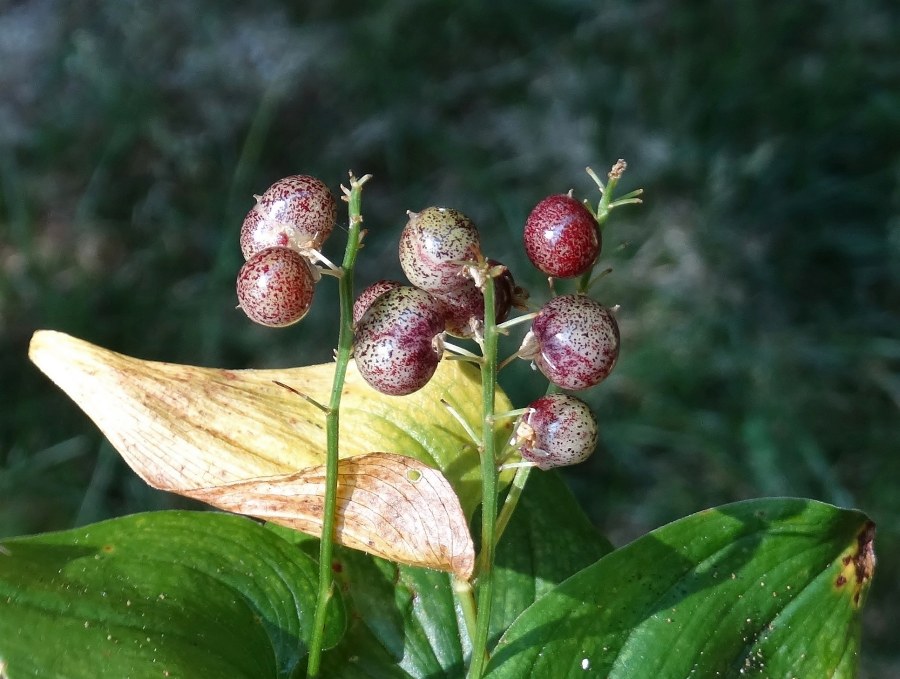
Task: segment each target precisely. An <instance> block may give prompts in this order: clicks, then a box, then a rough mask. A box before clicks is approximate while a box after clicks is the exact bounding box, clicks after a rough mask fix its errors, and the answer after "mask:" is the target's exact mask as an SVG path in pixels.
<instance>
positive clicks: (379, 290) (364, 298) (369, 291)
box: [353, 279, 403, 325]
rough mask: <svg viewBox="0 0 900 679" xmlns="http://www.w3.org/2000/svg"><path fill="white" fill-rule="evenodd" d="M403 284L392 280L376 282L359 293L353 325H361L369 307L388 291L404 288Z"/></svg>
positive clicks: (355, 304)
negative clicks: (360, 322)
mask: <svg viewBox="0 0 900 679" xmlns="http://www.w3.org/2000/svg"><path fill="white" fill-rule="evenodd" d="M402 286H403V283H401V282H399V281H391V280H386V279H385V280H380V281H375V282H374V283H372V285H370V286H369V287H367V288H366V289H365V290H363V291H362V292H361V293H359V296H358V297H357V298H356V301H355V302H353V325H356V324H357V323H359V319H360V318H362V317H363V314H364V313H366V311H368V309H369V307H370V306H372V303H373V302H374V301H375V300H376V299H378V298H379V297H381V296H382V295H383V294H384V293H386V292H387V291H388V290H393V289H394V288H399V287H402Z"/></svg>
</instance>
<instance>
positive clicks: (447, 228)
mask: <svg viewBox="0 0 900 679" xmlns="http://www.w3.org/2000/svg"><path fill="white" fill-rule="evenodd" d="M408 214H409V221H408V222H407V223H406V226H405V227H404V228H403V232H402V233H401V234H400V266H402V267H403V272H404V273H405V274H406V277H407V278H409V281H410V282H411V283H412V284H413V285H415V286H416V287H417V288H422V289H423V290H427V291H428V292H437V293H441V294H444V293H448V292H451V291H453V290H456V289H458V288H461V287H464V286H465V285H466V281H467V280H468V277H467V276H466V275H465V269H464V266H463V264H462V262H469V261H475V260H476V259H477V258H478V257H479V255H480V254H481V244H480V241H479V238H478V230H477V229H476V228H475V225H474V224H473V223H472V221H471V220H470V219H469V218H468V217H466V216H465V215H464V214H462V213H461V212H458V211H457V210H452V209H450V208H443V207H429V208H426V209H424V210H422V211H421V212H418V213H417V212H410V213H408Z"/></svg>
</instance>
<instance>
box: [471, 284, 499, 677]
mask: <svg viewBox="0 0 900 679" xmlns="http://www.w3.org/2000/svg"><path fill="white" fill-rule="evenodd" d="M483 292H484V345H483V347H484V357H483V358H484V363H483V364H482V366H481V399H482V441H481V443H482V450H481V498H482V499H481V552H480V554H479V556H478V558H479V562H480V563H481V570H479V571H478V573H477V578H478V579H477V588H478V620H477V623H476V626H475V637H474V638H473V639H472V663H471V665H469V674H468V676H469V679H480V677H481V676H482V674H484V665H485V661H486V660H487V642H488V633H489V631H490V623H491V604H492V602H493V597H494V587H493V584H494V583H493V580H494V578H493V566H494V546H495V545H496V540H495V537H494V527H495V523H496V520H497V457H496V451H495V449H494V448H495V440H494V393H495V391H496V388H497V340H498V333H497V321H496V315H495V312H494V279H493V278H491V277H490V276H486V280H485V283H484V290H483Z"/></svg>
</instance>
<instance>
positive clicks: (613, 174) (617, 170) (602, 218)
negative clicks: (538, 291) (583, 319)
mask: <svg viewBox="0 0 900 679" xmlns="http://www.w3.org/2000/svg"><path fill="white" fill-rule="evenodd" d="M625 167H626V164H625V161H623V160H620V161H619V162H617V163H616V164H615V165H613V167H612V170H610V172H609V180H608V181H607V183H606V186H605V187H604V186H603V182H602V181H601V180H600V178H599V177H598V176H597V175H596V174H595V173H594V171H593V170H592V169H591V168H587V173H588V175H590V177H591V179H593V180H594V182H595V183H596V184H597V188H598V189H600V193H601V196H600V203H599V204H598V205H597V210H596V211H595V212H594V218H595V219H596V220H597V230H598V231H599V232H600V233H601V235H602V233H603V227H604V225H605V224H606V220H607V219H609V214H610V213H611V212H612V211H613V209H614V208H617V207H619V206H620V205H630V204H635V203H640V202H641V200H640V198H638V197H637V196H640V195H641V194H642V193H643V189H636V190H634V191H631V192H630V193H627V194H625V195H624V196H623V197H622V198H620V199H619V200H613V194H615V191H616V185H617V184H618V183H619V179H621V177H622V174H623V173H624V172H625ZM596 266H597V262H594V263H593V265H591V268H590V269H588V270H587V271H585V272H584V273H583V274H582V275H581V277H580V278H579V279H578V285H577V290H578V292H579V293H581V294H584V293H586V292H587V291H588V288H590V287H591V283H592V281H591V277H592V276H593V275H594V268H595V267H596Z"/></svg>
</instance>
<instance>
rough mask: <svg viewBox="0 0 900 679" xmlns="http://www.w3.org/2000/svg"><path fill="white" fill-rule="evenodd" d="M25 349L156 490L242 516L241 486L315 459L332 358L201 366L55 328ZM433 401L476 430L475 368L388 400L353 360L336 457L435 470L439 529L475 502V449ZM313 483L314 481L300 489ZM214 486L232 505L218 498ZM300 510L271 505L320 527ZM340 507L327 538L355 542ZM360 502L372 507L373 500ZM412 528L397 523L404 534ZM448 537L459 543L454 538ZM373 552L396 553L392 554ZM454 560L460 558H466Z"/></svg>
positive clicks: (503, 429) (271, 479) (285, 481)
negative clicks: (406, 462) (392, 457)
mask: <svg viewBox="0 0 900 679" xmlns="http://www.w3.org/2000/svg"><path fill="white" fill-rule="evenodd" d="M29 355H30V357H31V359H32V361H34V363H35V364H36V365H37V366H38V367H39V368H40V369H41V370H43V371H44V372H45V373H46V374H47V375H48V376H49V377H50V378H51V379H52V380H53V381H54V382H56V383H57V384H58V385H59V386H60V387H61V388H62V389H63V390H64V391H65V392H66V393H67V394H68V395H69V396H70V397H72V399H73V400H75V401H76V402H77V403H78V405H79V406H81V408H82V409H84V411H85V412H86V413H87V414H88V415H89V416H90V417H91V418H92V419H93V420H94V421H95V422H96V424H97V426H98V427H99V428H100V429H101V430H102V431H103V432H104V434H106V436H107V437H108V438H109V440H110V442H111V443H112V444H113V445H114V446H115V447H116V449H117V450H118V451H119V452H120V453H121V454H122V457H123V458H124V459H125V461H126V462H127V463H128V464H129V465H130V466H131V467H132V469H134V470H135V472H137V473H138V474H139V475H140V476H141V477H142V478H143V479H144V480H145V481H147V483H149V484H150V485H152V486H154V487H156V488H162V489H164V490H169V491H172V492H175V493H180V494H182V495H188V496H191V497H199V496H202V497H203V498H204V499H206V500H207V501H209V502H214V504H215V505H216V506H218V507H221V508H223V509H228V510H229V511H235V512H239V513H251V512H250V511H248V510H246V509H245V506H246V505H248V504H250V505H254V504H255V506H257V507H258V506H259V505H260V504H261V502H256V503H254V502H253V498H252V497H249V496H248V495H247V493H249V492H251V491H252V490H253V489H252V488H251V487H250V486H252V484H249V485H248V482H257V483H258V484H262V485H264V486H265V488H266V489H268V490H273V492H274V493H275V494H277V493H279V492H281V491H282V490H286V489H287V488H290V489H291V490H292V491H293V490H296V488H297V483H298V482H300V481H303V480H304V479H305V476H303V475H299V476H297V473H298V472H301V471H303V470H314V469H315V468H317V467H320V466H322V465H323V464H324V461H325V414H324V412H323V411H322V410H321V409H320V408H319V407H317V406H316V405H314V403H313V402H318V403H326V402H328V400H329V397H330V393H331V384H332V379H333V374H334V364H325V365H315V366H306V367H302V368H290V369H285V370H220V369H213V368H200V367H195V366H185V365H175V364H171V363H158V362H153V361H143V360H140V359H136V358H132V357H129V356H123V355H122V354H118V353H115V352H113V351H109V350H107V349H103V348H101V347H97V346H94V345H92V344H89V343H87V342H84V341H82V340H79V339H76V338H74V337H70V336H68V335H65V334H63V333H58V332H52V331H39V332H37V333H35V335H34V337H33V338H32V342H31V347H30V352H29ZM279 383H281V384H284V385H287V386H289V387H291V388H292V389H294V390H296V391H298V392H300V393H302V394H303V395H304V396H306V397H307V398H306V399H305V398H303V397H301V396H298V395H297V394H296V393H292V392H291V391H289V390H288V389H285V388H284V387H283V386H280V385H279ZM442 401H444V402H445V403H447V404H449V405H450V406H451V407H453V408H454V409H455V410H456V411H457V413H458V414H459V415H460V416H461V417H462V418H463V419H464V420H465V421H467V422H468V423H469V425H470V426H471V427H472V428H474V429H475V430H479V429H480V428H481V425H480V421H481V384H480V380H479V376H478V371H477V370H476V369H474V368H472V366H468V365H464V364H463V363H461V362H459V361H442V362H441V364H440V366H439V367H438V370H437V372H436V373H435V375H434V377H433V378H432V380H431V381H430V382H429V383H428V385H426V386H425V388H423V389H421V390H420V391H418V392H416V393H414V394H411V395H409V396H402V397H396V396H386V395H384V394H380V393H378V392H376V391H374V390H373V389H372V388H370V387H369V386H368V385H367V384H366V383H365V381H364V380H363V379H362V378H361V377H360V375H359V372H358V371H357V370H356V369H355V366H354V365H353V364H351V365H350V367H349V370H348V373H347V380H346V383H345V387H344V394H343V400H342V404H341V419H340V455H341V457H342V458H344V459H346V458H350V457H355V456H362V455H367V454H370V453H387V454H398V455H402V456H406V457H411V458H415V459H417V460H419V461H420V462H422V463H424V464H425V465H427V466H429V467H431V468H434V469H436V470H438V471H439V472H441V473H442V474H443V475H444V476H445V477H446V479H447V481H448V482H449V484H450V486H451V487H452V489H453V491H454V492H455V495H456V496H457V497H458V501H457V500H455V499H453V502H449V501H448V498H447V497H446V493H444V494H439V496H435V497H434V498H432V501H431V507H432V509H433V511H432V513H436V512H439V511H442V510H446V511H447V519H446V522H447V523H448V524H452V525H462V526H464V525H465V523H466V517H470V516H471V514H472V512H473V511H474V509H475V507H476V505H477V504H478V503H479V502H480V492H481V485H480V480H479V478H480V467H479V456H478V451H477V449H476V446H475V445H474V444H473V442H472V441H471V439H470V438H469V437H468V435H467V434H466V432H465V429H464V428H463V426H462V425H461V424H460V423H459V422H458V421H457V420H456V418H455V417H454V416H453V415H451V414H450V412H448V410H447V408H446V407H445V406H444V405H442ZM496 407H497V409H498V410H499V411H503V410H508V409H510V408H511V407H512V406H511V404H510V403H509V401H508V399H507V398H506V397H505V396H504V395H503V394H502V393H498V394H497V403H496ZM511 426H512V424H511V422H510V421H509V420H504V421H503V424H502V425H498V431H497V439H498V441H504V440H506V439H507V438H508V437H509V435H510V431H511ZM398 465H400V466H402V464H401V463H398ZM352 466H353V465H348V466H346V467H347V468H350V467H352ZM311 475H312V477H316V476H317V474H316V473H315V472H313V473H312V474H311ZM370 476H371V475H370ZM279 487H280V490H279ZM316 488H318V489H319V490H318V491H316ZM321 488H322V486H321V484H318V485H316V484H315V483H313V485H312V486H311V488H308V489H307V491H308V492H306V493H305V495H306V496H307V497H310V496H311V495H312V493H313V492H320V491H321ZM217 489H222V492H221V493H218V495H220V496H226V495H227V496H228V498H229V499H230V501H231V503H230V504H228V503H225V502H224V501H216V500H217V492H216V490H217ZM237 490H239V491H240V492H235V491H237ZM267 492H268V491H267ZM365 497H368V498H373V499H375V498H377V497H378V494H377V493H358V494H357V497H356V505H357V506H361V505H362V504H363V503H364V500H365ZM258 499H260V500H261V498H258ZM219 500H220V498H219ZM421 503H422V499H421V498H419V500H418V502H417V503H413V504H412V505H408V506H407V505H397V506H396V515H397V518H398V519H400V520H401V523H402V519H403V518H404V517H403V516H401V514H402V513H404V512H405V513H406V514H411V515H418V514H420V513H421V512H422V507H421ZM308 508H309V506H304V507H303V508H300V509H298V512H300V513H301V514H302V521H297V520H294V519H295V518H296V517H291V516H288V514H289V511H287V510H286V509H285V506H284V503H282V506H281V508H280V511H281V515H282V517H284V519H283V520H285V521H286V522H287V524H288V525H291V526H292V527H296V528H300V529H302V530H309V531H311V532H313V533H316V534H318V532H319V530H318V523H317V521H315V520H313V521H308V519H310V517H309V515H308V512H306V510H307V509H308ZM343 509H344V505H341V506H339V507H338V514H339V516H338V522H337V523H338V530H337V534H336V540H337V541H338V542H341V543H346V544H350V545H352V546H358V545H359V540H358V539H357V538H359V537H360V536H359V535H354V536H353V539H351V540H346V541H345V540H344V533H343V531H344V529H345V527H346V528H348V529H349V528H356V529H361V526H360V525H359V523H358V522H357V523H354V522H353V521H351V520H350V519H349V518H348V517H346V516H344V515H343V513H342V512H343ZM364 509H366V510H371V511H373V512H377V511H378V507H375V506H373V507H364ZM268 518H270V519H272V520H282V518H278V517H271V516H269V517H268ZM408 518H415V516H411V517H408ZM413 523H414V521H406V524H408V525H407V526H406V527H405V530H407V529H408V528H409V525H411V524H413ZM357 532H358V531H357ZM361 537H362V542H363V543H364V544H368V543H369V542H370V540H369V538H372V540H371V542H375V543H377V542H378V540H377V538H380V537H382V535H381V534H379V535H372V536H361ZM441 539H442V540H443V538H441ZM415 542H416V544H423V545H427V544H428V543H429V536H428V535H420V536H417V540H416V541H415ZM445 542H446V541H445ZM453 542H454V545H457V544H460V545H461V544H463V543H461V542H460V541H459V540H457V539H456V537H455V536H454V538H453ZM370 551H373V552H375V553H379V554H381V555H382V556H385V557H387V558H398V557H397V553H396V551H395V550H393V549H390V550H386V551H383V552H378V551H377V549H376V548H375V547H372V549H371V550H370ZM430 553H431V550H430V548H429V549H426V550H425V552H424V553H422V554H419V555H413V556H409V557H404V558H403V560H404V561H405V562H407V563H419V564H426V565H429V566H439V567H440V565H439V564H436V563H433V562H432V560H431V559H430ZM461 558H462V560H463V562H464V561H465V560H466V559H471V554H469V555H467V556H463V557H461ZM451 561H452V562H453V563H451V564H449V565H445V566H443V567H447V568H450V569H454V570H456V571H457V572H460V573H463V572H464V568H457V566H456V565H455V564H456V563H458V562H459V559H458V558H457V557H456V555H454V556H453V557H452V558H451Z"/></svg>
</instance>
